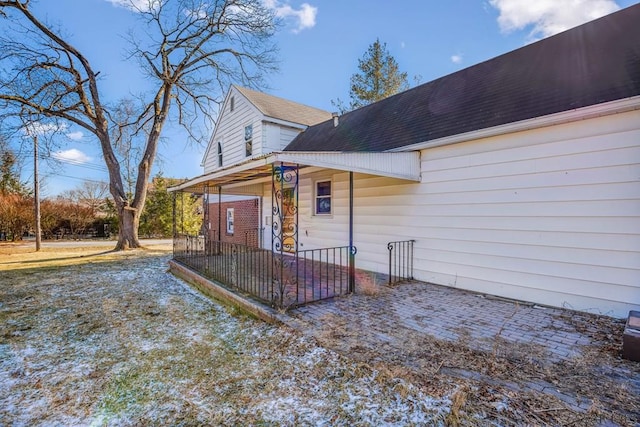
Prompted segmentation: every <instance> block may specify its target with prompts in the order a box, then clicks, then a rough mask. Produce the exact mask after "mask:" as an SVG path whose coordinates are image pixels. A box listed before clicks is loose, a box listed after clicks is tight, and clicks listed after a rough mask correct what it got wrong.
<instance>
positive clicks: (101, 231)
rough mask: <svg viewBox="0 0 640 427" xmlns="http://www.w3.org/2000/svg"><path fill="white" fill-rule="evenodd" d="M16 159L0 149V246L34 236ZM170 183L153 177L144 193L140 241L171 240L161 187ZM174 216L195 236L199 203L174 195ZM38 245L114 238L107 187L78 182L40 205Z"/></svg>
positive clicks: (28, 196)
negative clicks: (43, 241) (40, 242)
mask: <svg viewBox="0 0 640 427" xmlns="http://www.w3.org/2000/svg"><path fill="white" fill-rule="evenodd" d="M16 163H17V162H16V156H15V155H14V154H13V153H12V152H11V151H10V150H9V149H7V148H6V147H4V148H2V147H0V240H5V241H6V240H11V241H19V240H22V239H23V238H24V237H26V236H29V235H33V234H34V232H35V214H34V198H33V194H32V192H31V190H30V188H29V187H28V186H27V184H26V183H23V182H21V181H20V178H19V173H18V170H17V169H18V168H17V164H16ZM178 182H179V181H178V180H175V179H169V178H164V177H163V176H162V175H161V174H159V175H156V177H154V178H153V180H152V181H151V183H150V184H149V188H148V190H147V200H148V201H147V204H146V206H145V209H144V211H143V213H142V215H141V217H140V235H141V236H144V237H171V236H172V233H173V209H174V208H173V195H172V194H170V193H168V192H167V187H169V186H171V185H175V184H177V183H178ZM176 210H177V211H178V212H179V213H180V214H179V220H180V221H181V224H180V227H181V229H184V230H185V232H188V233H191V234H196V233H198V232H199V231H200V227H201V225H202V215H201V214H202V208H201V200H199V198H197V197H195V196H192V195H186V194H185V195H184V196H181V195H178V197H177V198H176ZM40 224H41V229H42V238H43V239H65V238H72V239H78V238H91V237H97V238H110V237H112V236H113V237H115V236H117V233H118V219H117V213H116V208H115V205H114V203H113V200H112V199H111V197H110V194H109V190H108V185H107V184H106V183H102V182H95V181H84V182H83V183H82V184H81V185H80V186H79V187H77V188H76V189H73V190H70V191H65V192H64V193H62V194H60V195H58V196H56V197H51V198H46V199H44V200H42V201H41V202H40Z"/></svg>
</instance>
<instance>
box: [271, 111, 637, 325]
mask: <svg viewBox="0 0 640 427" xmlns="http://www.w3.org/2000/svg"><path fill="white" fill-rule="evenodd" d="M421 173H422V182H411V181H405V180H400V179H394V178H384V177H379V176H373V175H367V174H361V173H355V174H354V214H355V216H354V245H355V246H356V247H357V249H358V253H357V256H356V267H357V268H361V269H366V270H372V271H377V272H381V273H386V272H387V268H388V264H387V262H388V251H387V243H388V242H390V241H396V240H409V239H415V240H416V244H415V258H414V259H415V263H414V266H415V271H414V274H415V277H416V278H417V279H419V280H423V281H427V282H432V283H436V284H440V285H445V286H453V287H458V288H463V289H469V290H473V291H477V292H482V293H488V294H493V295H500V296H504V297H509V298H514V299H519V300H524V301H530V302H534V303H539V304H547V305H552V306H560V307H567V308H573V309H577V310H583V311H591V312H598V313H603V314H608V315H611V316H615V317H624V316H626V315H627V313H628V311H629V310H631V309H635V310H638V309H640V281H639V280H638V278H640V225H639V224H640V111H633V112H626V113H620V114H616V115H612V116H606V117H600V118H596V119H589V120H584V121H580V122H573V123H568V124H563V125H557V126H552V127H547V128H542V129H537V130H530V131H524V132H519V133H514V134H509V135H502V136H496V137H491V138H486V139H482V140H475V141H469V142H465V143H459V144H455V145H449V146H443V147H437V148H431V149H425V150H423V151H422V153H421ZM299 180H300V181H299V182H300V185H299V228H298V229H299V240H298V241H299V245H300V246H299V249H300V250H305V249H315V248H326V247H335V246H345V245H348V242H349V234H348V233H349V173H348V172H343V171H337V170H318V169H315V168H314V169H302V170H301V173H300V177H299ZM322 180H331V182H332V215H330V216H323V215H314V196H315V194H314V191H313V188H314V185H315V183H316V182H317V181H322ZM264 189H265V193H264V196H265V197H264V210H263V212H264V215H265V216H269V215H270V212H271V183H270V182H268V183H265V184H264ZM267 224H268V222H265V240H264V242H265V246H266V247H270V244H271V229H270V227H269V226H268V225H267Z"/></svg>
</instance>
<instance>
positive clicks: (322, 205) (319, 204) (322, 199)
mask: <svg viewBox="0 0 640 427" xmlns="http://www.w3.org/2000/svg"><path fill="white" fill-rule="evenodd" d="M315 190H316V201H315V202H316V203H315V205H316V206H315V214H316V215H331V181H317V182H316V188H315Z"/></svg>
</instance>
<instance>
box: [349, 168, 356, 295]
mask: <svg viewBox="0 0 640 427" xmlns="http://www.w3.org/2000/svg"><path fill="white" fill-rule="evenodd" d="M355 291H356V253H355V248H354V247H353V172H352V171H349V292H355Z"/></svg>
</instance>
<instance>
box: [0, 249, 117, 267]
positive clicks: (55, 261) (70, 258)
mask: <svg viewBox="0 0 640 427" xmlns="http://www.w3.org/2000/svg"><path fill="white" fill-rule="evenodd" d="M121 252H122V251H117V250H115V249H110V250H108V251H102V252H95V253H89V254H78V255H73V256H65V257H60V258H41V259H31V260H16V261H9V262H1V263H0V265H6V266H10V265H20V266H25V267H26V268H28V266H33V267H37V266H42V265H44V266H51V267H55V266H56V265H58V264H59V265H63V264H65V263H67V262H70V261H73V260H79V259H86V260H89V259H91V258H97V257H101V256H104V255H109V254H116V253H121ZM101 261H105V262H106V261H114V258H106V259H103V260H101ZM46 264H53V265H46Z"/></svg>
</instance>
